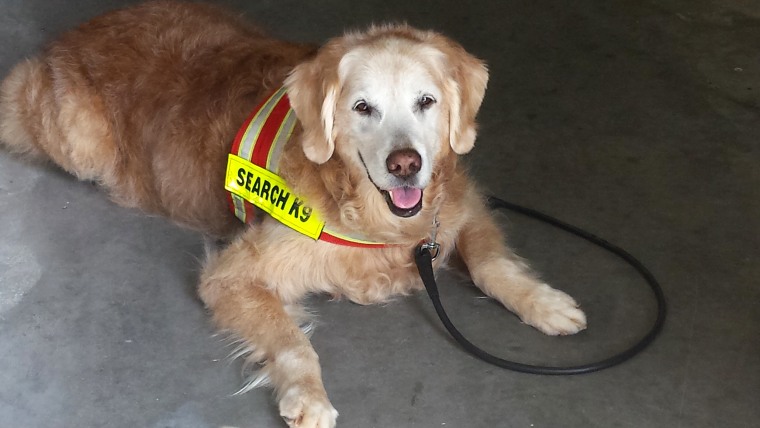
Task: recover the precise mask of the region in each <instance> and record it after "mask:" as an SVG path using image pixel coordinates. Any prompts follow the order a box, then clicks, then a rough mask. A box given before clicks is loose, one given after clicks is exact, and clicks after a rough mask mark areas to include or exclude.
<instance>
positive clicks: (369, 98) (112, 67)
mask: <svg viewBox="0 0 760 428" xmlns="http://www.w3.org/2000/svg"><path fill="white" fill-rule="evenodd" d="M487 81H488V72H487V70H486V67H485V65H484V63H483V62H481V61H480V60H478V59H476V58H475V57H473V56H471V55H470V54H468V53H467V52H465V50H464V49H463V48H462V47H461V46H460V45H458V44H457V43H455V42H453V41H451V40H449V39H447V38H446V37H444V36H442V35H440V34H437V33H435V32H430V31H420V30H416V29H414V28H411V27H409V26H406V25H385V26H375V27H371V28H369V29H368V30H367V31H365V32H357V33H348V34H346V35H344V36H342V37H338V38H335V39H333V40H330V41H329V42H327V43H326V44H325V45H324V46H322V47H320V48H317V47H313V46H310V45H302V44H294V43H287V42H283V41H279V40H274V39H272V38H269V37H267V36H266V35H264V34H263V33H261V32H260V31H258V30H256V29H255V28H252V27H251V26H249V25H247V24H246V23H244V22H242V20H241V19H239V18H237V17H235V16H233V15H231V14H228V13H226V12H224V11H221V10H219V9H217V8H215V7H212V6H207V5H201V4H191V3H178V2H171V1H158V2H151V3H146V4H142V5H139V6H136V7H132V8H128V9H125V10H120V11H116V12H112V13H108V14H106V15H104V16H101V17H99V18H96V19H94V20H92V21H91V22H89V23H86V24H84V25H82V26H80V27H78V28H76V29H74V30H72V31H70V32H68V33H66V34H64V35H63V36H62V37H61V38H60V39H59V40H58V41H56V42H54V43H52V44H50V46H49V47H48V48H47V49H46V50H45V52H44V53H43V54H42V55H40V56H38V57H36V58H33V59H29V60H27V61H25V62H23V63H21V64H19V65H18V66H17V67H16V68H15V69H13V70H12V71H11V73H10V75H9V76H8V77H7V78H6V79H5V81H4V82H3V84H2V100H1V102H0V139H1V140H2V142H3V144H4V145H5V146H6V147H7V148H8V149H9V150H10V151H12V152H16V153H19V154H22V155H26V156H27V157H31V158H37V159H45V160H52V162H54V163H56V164H57V165H59V166H60V167H62V168H64V169H65V170H67V171H69V172H71V173H72V174H74V175H75V176H77V177H78V178H79V179H82V180H92V181H95V182H97V183H99V184H100V185H101V186H102V187H103V188H104V189H105V190H106V191H107V192H108V193H109V194H110V196H111V198H113V200H114V201H115V202H116V203H118V204H120V205H123V206H127V207H137V208H139V209H141V210H143V211H146V212H148V213H153V214H160V215H165V216H167V217H169V218H171V219H172V220H174V221H176V222H177V223H179V224H181V225H184V226H186V227H190V228H192V229H195V230H198V231H200V232H202V233H203V234H204V235H205V236H207V237H211V238H214V239H224V240H227V241H228V242H229V245H227V246H226V247H225V248H223V249H220V250H219V251H218V252H214V254H212V255H211V256H210V257H209V260H208V262H207V263H206V266H205V268H204V270H203V273H202V275H201V280H200V286H199V293H200V296H201V298H202V300H203V302H204V303H205V304H206V306H207V307H208V309H209V310H210V311H211V313H212V314H213V319H214V321H215V322H216V324H217V325H218V327H219V328H220V329H221V330H222V331H225V332H228V333H230V334H232V335H233V336H234V337H235V338H237V339H239V341H240V343H241V347H240V348H239V352H238V354H240V355H241V356H244V357H245V359H246V361H247V362H250V363H252V364H259V365H261V370H260V371H259V373H258V376H257V377H255V378H254V379H253V380H251V381H250V382H249V383H248V384H247V385H246V386H245V387H244V388H243V390H247V389H250V388H252V387H255V386H259V385H262V384H264V383H271V384H272V385H273V386H274V388H275V391H276V393H277V400H278V405H279V410H280V414H281V415H282V417H283V418H284V420H285V421H286V422H287V424H288V425H289V426H292V427H304V428H306V427H322V428H325V427H333V426H334V425H335V421H336V418H337V415H338V413H337V412H336V411H335V409H334V408H333V407H332V405H331V404H330V401H329V400H328V398H327V393H326V392H325V389H324V386H323V385H322V378H321V376H322V375H321V371H320V366H319V361H318V357H317V355H316V353H315V352H314V350H313V348H312V347H311V345H310V343H309V339H308V337H307V335H306V334H305V333H304V331H302V330H301V329H300V328H299V325H301V324H302V323H303V322H304V321H305V318H304V312H303V310H302V309H301V307H300V306H299V301H300V300H301V299H302V298H303V297H304V295H306V294H307V293H330V294H333V295H341V296H345V297H347V298H348V299H351V300H352V301H354V302H358V303H361V304H368V303H375V302H382V301H385V300H387V299H388V298H389V297H391V296H393V295H399V294H406V293H409V292H412V291H416V290H419V289H420V288H421V281H420V279H419V278H418V274H417V271H416V269H415V266H414V263H413V261H412V253H413V249H414V248H415V246H417V244H418V243H420V242H421V241H422V240H425V239H429V238H430V237H431V235H432V234H434V233H436V234H437V242H438V243H440V245H441V247H440V248H441V249H440V254H439V256H438V258H437V259H436V260H435V267H440V266H441V265H443V264H444V263H445V262H446V260H447V259H449V257H450V256H451V255H452V254H453V253H454V252H455V251H456V252H457V253H458V255H459V256H461V259H462V260H463V261H464V262H465V264H466V266H467V268H468V270H469V272H470V274H471V276H472V279H473V281H474V282H475V284H477V286H478V287H480V288H481V289H482V290H483V292H485V293H486V294H487V295H488V296H491V297H493V298H495V299H497V300H498V301H499V302H501V303H502V304H503V305H504V306H505V307H507V308H508V309H509V310H511V311H513V312H514V313H516V314H517V315H518V316H519V317H520V318H521V319H522V320H523V321H524V322H525V323H527V324H530V325H532V326H534V327H536V328H538V329H539V330H541V331H543V332H544V333H547V334H572V333H576V332H578V331H579V330H581V329H583V328H585V325H586V321H585V316H584V314H583V312H582V311H581V310H580V309H578V305H577V304H576V303H575V301H574V300H573V299H572V298H571V297H569V296H568V295H566V294H565V293H563V292H561V291H558V290H555V289H553V288H551V287H549V286H548V285H546V284H544V283H542V282H540V281H539V280H537V279H536V278H535V277H534V276H533V275H532V274H531V273H530V272H529V270H528V269H527V268H526V266H525V265H524V264H523V263H522V262H521V261H520V260H519V259H518V258H517V257H516V256H515V255H513V253H512V252H510V250H509V249H508V248H506V247H505V245H504V243H503V236H502V234H501V232H500V231H499V229H498V227H497V225H496V224H495V222H494V220H493V219H492V218H491V216H490V215H489V212H488V211H487V209H486V207H485V206H484V203H483V200H482V197H481V196H480V194H479V193H478V192H477V190H476V188H475V186H474V185H473V184H472V183H471V182H470V181H469V180H468V178H467V175H466V173H465V171H464V170H463V168H462V167H461V165H460V164H459V163H458V160H457V158H458V155H461V154H464V153H467V152H469V151H470V150H471V149H472V148H473V145H474V143H475V136H476V124H475V116H476V113H477V112H478V109H479V107H480V104H481V101H482V99H483V96H484V92H485V89H486V83H487ZM283 85H284V87H285V88H286V90H287V94H288V96H289V98H290V102H291V104H292V108H293V110H294V111H295V114H296V116H297V118H298V122H299V123H298V125H297V126H296V129H295V131H294V133H293V135H292V136H291V138H290V139H289V140H288V143H287V145H286V146H285V148H284V149H283V153H282V157H281V161H280V163H279V174H280V175H281V176H282V177H283V178H284V179H285V180H286V181H287V182H288V183H289V185H290V186H291V187H292V189H293V191H294V192H297V194H299V195H303V197H304V198H305V200H307V201H308V203H309V204H310V206H311V207H313V209H314V210H316V212H318V213H319V214H320V216H321V218H322V219H324V221H325V222H326V223H327V224H328V225H330V227H331V228H333V229H334V230H338V231H340V232H342V233H346V234H360V235H362V236H364V237H366V238H367V239H370V240H372V241H378V242H383V243H387V244H388V245H387V246H385V247H383V248H357V247H350V246H342V245H336V244H333V243H329V242H324V241H321V240H316V241H315V240H313V239H311V238H309V237H306V236H304V235H302V234H300V233H298V232H295V231H294V230H292V229H290V228H288V227H286V226H284V225H283V224H281V223H279V222H278V221H276V220H275V219H273V218H272V217H270V216H266V215H258V216H257V218H256V220H255V221H254V222H252V223H250V224H248V225H243V224H241V222H239V221H238V220H237V219H236V218H235V217H234V216H233V215H232V213H231V211H230V210H229V208H228V202H227V197H228V195H227V193H226V191H225V189H224V185H223V181H224V177H225V164H226V158H227V154H228V153H229V151H230V146H231V144H232V140H233V138H234V137H235V135H236V132H237V130H238V128H239V127H240V125H241V123H243V121H244V120H245V119H246V117H247V116H248V115H249V114H250V111H251V109H252V108H253V107H254V106H255V105H256V104H257V103H259V102H260V100H261V99H262V97H264V96H265V95H266V94H267V93H269V92H270V91H272V90H275V89H277V88H279V87H282V86H283ZM435 223H438V224H440V226H439V227H435V226H434V224H435ZM436 229H437V230H436Z"/></svg>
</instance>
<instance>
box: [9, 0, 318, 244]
mask: <svg viewBox="0 0 760 428" xmlns="http://www.w3.org/2000/svg"><path fill="white" fill-rule="evenodd" d="M312 51H313V48H312V47H310V46H301V45H294V44H289V43H284V42H280V41H276V40H273V39H270V38H267V37H265V36H264V35H262V34H261V33H260V32H259V31H257V30H256V29H254V28H251V27H250V26H248V25H247V24H245V23H243V22H242V21H241V20H239V19H237V18H236V17H232V16H230V15H229V14H228V13H226V12H223V11H221V10H218V9H216V8H214V7H211V6H207V5H199V4H189V3H178V2H171V1H161V2H153V3H147V4H144V5H140V6H137V7H134V8H131V9H126V10H121V11H118V12H114V13H110V14H107V15H104V16H102V17H100V18H97V19H95V20H93V21H91V22H89V23H87V24H85V25H83V26H81V27H79V28H77V29H75V30H73V31H70V32H69V33H67V34H65V35H64V36H63V37H62V38H60V39H59V40H58V41H56V42H55V43H54V44H52V45H51V46H50V47H49V48H48V49H47V50H46V51H45V53H44V54H43V55H42V56H40V57H37V58H33V59H30V60H27V61H25V62H23V63H21V64H19V65H18V66H16V68H15V69H13V70H12V71H11V73H10V74H9V76H8V77H7V78H6V79H5V81H4V82H3V84H2V88H1V89H0V94H1V98H0V141H2V143H4V145H5V146H7V147H8V148H9V149H10V150H11V151H13V152H16V153H20V154H22V155H26V156H29V157H33V158H38V159H49V160H52V161H53V162H54V163H56V164H58V165H59V166H61V167H62V168H64V169H65V170H67V171H68V172H70V173H72V174H74V175H75V176H77V177H78V178H80V179H82V180H92V181H96V182H98V183H100V184H101V185H102V186H103V187H105V188H106V189H107V190H108V191H109V193H110V195H111V197H112V198H113V199H114V200H115V201H116V202H117V203H119V204H121V205H124V206H129V207H137V208H140V209H142V210H144V211H147V212H150V213H155V214H161V215H166V216H169V217H170V218H172V219H173V220H174V221H176V222H178V223H180V224H184V225H186V226H188V227H191V228H193V229H196V230H200V231H203V232H205V233H207V234H209V235H212V236H216V237H224V236H228V235H229V234H230V233H232V232H234V231H235V230H236V229H237V228H238V227H239V224H238V223H237V221H236V220H235V219H234V217H232V216H231V215H230V214H229V212H228V211H227V206H226V202H225V197H226V195H225V193H224V189H223V187H222V183H223V177H224V165H225V156H226V153H227V151H228V149H229V146H230V144H231V142H232V139H233V137H234V135H235V133H236V131H237V128H238V127H239V126H240V124H241V123H242V122H243V120H244V119H245V117H246V115H247V114H248V113H249V112H250V110H251V108H252V107H253V105H255V103H256V102H257V99H258V98H259V97H260V96H261V95H262V94H263V93H265V92H266V91H268V90H271V89H273V88H276V87H277V86H279V85H281V84H282V81H283V80H284V77H285V75H286V74H287V73H288V71H289V70H290V69H291V68H292V67H293V66H294V65H295V64H297V63H298V62H299V61H300V60H302V59H303V58H304V57H306V56H308V55H309V54H310V53H311V52H312Z"/></svg>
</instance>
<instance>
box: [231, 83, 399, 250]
mask: <svg viewBox="0 0 760 428" xmlns="http://www.w3.org/2000/svg"><path fill="white" fill-rule="evenodd" d="M297 121H298V119H297V118H296V115H295V112H294V111H293V109H292V108H291V107H290V101H289V100H288V96H287V93H286V91H285V88H284V87H283V88H280V89H278V90H277V91H275V92H274V93H273V94H272V95H270V96H269V97H268V98H266V99H265V100H264V101H263V102H262V103H261V104H259V105H258V106H257V107H256V108H255V109H254V110H253V112H252V113H251V115H250V116H249V117H248V119H246V121H245V122H244V123H243V126H242V127H241V128H240V130H239V131H238V133H237V136H236V137H235V141H234V143H233V145H232V151H231V153H230V154H229V156H228V159H227V173H226V177H225V181H224V188H225V189H227V191H229V192H230V208H231V210H232V212H234V213H235V216H236V217H237V218H238V219H240V221H242V222H244V223H246V222H251V221H252V220H253V218H254V215H255V209H254V208H253V207H254V206H256V207H258V208H260V209H262V210H264V211H265V212H267V213H268V214H269V215H271V216H272V217H273V218H275V219H277V220H278V221H280V222H281V223H283V224H284V225H286V226H288V227H290V228H292V229H294V230H296V231H298V232H300V233H302V234H304V235H306V236H308V237H310V238H312V239H315V240H316V239H319V240H322V241H326V242H331V243H334V244H339V245H347V246H351V247H364V248H382V247H386V246H387V244H383V243H378V242H371V241H367V240H364V239H360V238H355V237H351V236H347V235H344V234H341V233H338V232H336V231H333V230H329V229H328V228H326V227H325V223H324V221H322V220H321V219H320V217H319V214H318V213H317V212H315V211H314V210H313V209H312V208H311V207H310V206H308V205H307V204H306V201H305V200H304V199H303V198H301V197H299V196H297V195H296V194H294V193H293V191H292V190H291V189H290V187H289V186H288V184H287V183H286V182H285V180H283V179H282V177H280V176H279V175H277V173H278V172H279V160H280V155H281V154H282V150H283V147H285V144H286V143H287V141H288V140H289V138H290V135H291V134H292V133H293V129H294V128H295V126H296V122H297Z"/></svg>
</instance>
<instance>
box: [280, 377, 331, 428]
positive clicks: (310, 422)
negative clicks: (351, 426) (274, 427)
mask: <svg viewBox="0 0 760 428" xmlns="http://www.w3.org/2000/svg"><path fill="white" fill-rule="evenodd" d="M311 389H314V388H309V387H307V386H303V385H297V386H293V387H290V388H289V389H288V390H286V391H285V393H284V394H283V395H282V398H281V399H280V416H282V419H284V420H285V422H286V423H287V424H288V426H289V427H290V428H296V427H298V428H333V427H335V420H336V419H337V418H338V411H337V410H335V409H334V408H333V406H332V404H330V401H329V400H328V399H327V395H326V394H325V392H324V390H322V391H312V390H311Z"/></svg>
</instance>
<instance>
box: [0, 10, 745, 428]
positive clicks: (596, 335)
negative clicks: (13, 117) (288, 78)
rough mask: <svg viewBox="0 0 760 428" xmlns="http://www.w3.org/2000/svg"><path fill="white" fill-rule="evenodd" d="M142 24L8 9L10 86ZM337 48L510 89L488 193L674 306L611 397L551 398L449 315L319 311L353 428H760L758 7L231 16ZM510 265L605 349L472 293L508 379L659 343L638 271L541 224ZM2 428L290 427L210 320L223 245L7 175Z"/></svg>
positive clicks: (459, 308) (3, 190)
mask: <svg viewBox="0 0 760 428" xmlns="http://www.w3.org/2000/svg"><path fill="white" fill-rule="evenodd" d="M127 3H129V2H126V1H101V0H77V1H63V0H45V1H41V0H0V10H2V13H0V41H1V42H0V72H2V74H4V73H5V72H7V71H8V70H9V69H10V67H11V66H12V65H13V64H14V63H15V62H17V61H18V60H20V59H21V58H23V57H24V56H27V55H31V54H33V53H34V52H35V50H36V49H38V48H39V47H40V46H41V45H42V44H43V43H44V42H45V41H47V40H49V39H51V38H53V37H55V36H56V35H57V34H59V33H60V32H62V31H64V30H66V29H68V28H70V27H72V26H74V25H76V24H77V23H79V22H82V21H83V20H86V19H87V18H90V17H92V16H94V15H96V14H98V13H100V12H103V11H106V10H109V9H112V8H116V7H118V6H121V5H123V4H127ZM226 3H229V4H231V5H232V6H234V7H237V8H239V9H240V10H243V11H245V12H246V14H247V15H249V16H250V18H251V19H253V20H256V21H258V22H260V23H263V24H264V26H265V27H268V28H269V29H270V30H271V31H272V32H273V33H275V34H277V35H280V36H282V37H286V38H291V39H295V40H311V41H321V40H325V39H326V38H328V37H330V36H333V35H337V34H340V33H341V32H342V31H343V30H344V29H345V28H352V27H362V26H364V25H365V24H367V23H370V22H378V21H384V20H406V21H408V22H410V23H412V24H415V25H417V26H421V27H428V28H435V29H438V30H441V31H443V32H444V33H446V34H448V35H450V36H452V37H453V38H455V39H457V40H459V41H461V42H462V43H463V44H464V45H465V46H466V47H467V48H468V49H469V50H470V51H472V52H473V53H475V54H476V55H478V56H480V57H481V58H483V59H485V60H486V61H487V62H488V63H489V64H490V69H491V83H490V88H489V91H488V93H487V97H486V101H485V103H484V106H483V110H482V112H481V114H480V121H481V124H482V127H481V133H480V138H479V143H478V145H477V146H476V149H475V152H474V153H473V154H472V155H470V156H469V162H470V164H471V165H472V172H473V174H474V175H475V176H476V177H477V178H478V179H479V180H480V181H481V182H482V183H483V184H484V185H485V187H486V188H487V189H488V190H489V191H490V192H492V193H494V194H497V195H500V196H502V197H504V198H507V199H509V200H511V201H514V202H519V203H523V204H526V205H528V206H531V207H534V208H539V209H541V210H544V211H546V212H548V213H551V214H554V215H556V216H559V217H561V218H563V219H565V220H567V221H569V222H571V223H574V224H576V225H579V226H582V227H584V228H587V229H589V230H591V231H594V232H596V233H598V234H600V235H602V236H604V237H606V238H607V239H609V240H611V241H613V242H615V243H618V244H620V245H621V246H623V247H625V248H627V249H629V250H630V251H631V252H632V253H634V254H636V255H637V256H639V257H640V258H641V259H642V261H644V262H645V263H646V264H648V265H649V266H650V268H651V270H652V271H653V272H654V273H655V274H656V275H657V276H658V277H659V278H660V279H661V281H662V284H663V286H664V289H665V292H666V294H667V297H668V299H669V303H670V317H669V319H668V322H667V324H666V326H665V329H664V331H663V334H662V336H661V337H660V338H659V339H658V340H657V341H656V342H655V343H654V344H653V346H651V347H650V348H649V349H647V350H646V351H645V352H644V353H643V354H641V355H639V356H638V357H636V358H635V359H634V360H632V361H630V362H628V363H626V364H624V365H622V366H619V367H616V368H612V369H609V370H607V371H604V372H600V373H596V374H590V375H583V376H576V377H540V376H532V375H524V374H517V373H512V372H507V371H503V370H500V369H495V368H492V367H489V366H487V365H485V364H483V363H481V362H479V361H477V360H475V359H474V358H472V357H470V356H468V355H466V354H465V353H463V352H462V351H460V350H459V349H458V348H457V347H456V346H455V345H454V344H453V343H452V342H451V340H449V338H448V337H447V335H446V334H445V333H444V332H443V330H442V328H441V327H439V324H438V322H437V320H436V319H435V316H434V313H433V311H432V310H431V308H430V304H429V303H428V302H427V300H426V298H425V296H423V295H417V296H413V297H411V298H406V299H399V300H398V301H395V302H393V303H391V304H388V305H384V306H374V307H359V306H356V305H353V304H350V303H347V302H331V301H329V300H327V299H326V298H322V297H315V298H313V299H312V301H311V306H312V307H313V308H314V309H315V310H316V311H317V312H318V313H319V314H320V316H319V326H318V329H317V331H316V333H315V335H314V337H313V343H314V346H315V347H316V349H317V351H318V353H319V354H320V355H321V358H322V363H323V367H324V378H325V383H326V387H327V390H328V393H329V394H330V397H331V400H332V403H333V404H334V405H335V407H336V408H337V409H338V410H339V411H340V412H341V416H340V418H339V424H340V425H341V426H345V427H378V428H380V427H446V428H450V427H525V428H527V427H683V428H691V427H756V426H758V424H760V422H758V420H760V406H758V405H757V403H758V396H760V357H759V356H758V355H759V354H760V340H759V339H758V327H760V306H759V305H758V302H759V301H760V299H759V297H760V295H759V293H760V291H759V290H760V287H758V284H757V282H758V278H760V267H759V266H760V252H759V251H758V250H760V248H759V247H760V244H759V238H760V190H759V189H760V172H759V171H760V168H758V167H759V166H760V149H758V143H759V141H758V138H759V137H760V114H759V113H758V112H759V110H760V109H759V107H760V105H759V104H758V99H759V98H760V55H759V53H758V52H759V51H758V48H760V45H759V44H758V40H760V5H758V3H757V2H756V1H755V0H730V1H729V0H724V1H720V0H662V1H650V0H644V1H642V0H635V1H634V0H631V1H621V0H612V1H594V0H579V1H575V2H557V1H551V0H538V1H526V0H503V1H498V2H497V1H477V2H475V1H474V2H462V1H416V2H413V1H409V0H405V1H398V0H386V1H383V2H339V1H320V2H299V1H292V0H291V1H257V2H247V1H236V2H233V1H229V2H226ZM503 222H504V225H505V227H506V228H507V230H508V231H509V233H510V241H511V242H512V244H513V245H514V246H515V247H517V248H518V249H519V251H520V252H521V254H523V255H524V256H526V257H528V258H529V259H530V260H531V261H532V263H533V265H534V266H535V267H536V268H537V269H538V270H539V271H541V272H543V275H544V277H545V278H546V279H547V280H549V281H550V282H551V283H553V284H554V285H556V286H557V287H560V288H562V289H565V290H567V291H569V292H570V293H571V294H573V295H574V296H575V297H576V298H577V299H578V300H579V301H580V302H581V303H582V305H583V307H584V308H585V310H586V311H587V313H588V316H589V323H590V326H589V329H588V330H587V331H585V332H583V333H581V334H579V335H577V336H574V337H565V338H549V337H544V336H542V335H541V334H539V333H538V332H536V331H534V330H532V329H530V328H528V327H526V326H523V325H520V323H519V321H518V320H517V319H516V318H515V317H514V316H512V315H510V314H508V313H507V312H506V311H503V310H501V309H500V308H498V307H497V306H496V305H495V304H494V303H493V302H491V301H489V300H485V299H482V298H480V296H479V294H478V293H477V292H476V291H475V290H474V289H473V288H472V287H466V286H462V285H466V284H467V282H466V281H463V280H461V279H458V278H455V277H454V276H453V275H443V276H442V278H441V282H442V288H443V293H444V295H445V302H446V304H447V305H448V307H449V308H450V311H451V316H452V318H453V319H454V320H455V322H457V323H458V324H460V325H461V326H462V329H463V330H464V332H465V334H467V335H469V336H471V337H472V339H473V340H474V341H476V342H478V343H481V344H482V345H483V346H484V347H486V348H488V349H490V350H492V351H495V352H497V353H499V354H501V355H503V356H505V357H509V358H514V359H518V360H521V361H524V362H532V363H552V364H567V363H578V362H583V361H587V360H592V359H596V358H599V357H602V356H604V355H606V354H608V353H610V352H614V351H617V350H620V349H622V348H623V347H625V346H627V345H628V344H630V343H632V342H633V341H634V340H635V339H636V338H637V337H639V336H640V335H641V334H642V333H643V332H644V331H645V330H646V328H647V327H648V324H649V322H650V321H649V320H650V317H651V316H652V315H653V311H654V307H653V305H654V302H653V300H652V297H651V295H650V294H649V293H648V292H647V290H646V288H645V285H644V284H643V283H642V282H641V281H640V280H639V279H638V278H637V277H636V275H635V273H633V272H632V271H631V269H630V268H628V267H626V266H625V265H623V264H622V263H621V262H619V261H617V260H616V259H614V258H613V257H611V256H609V255H607V254H605V253H603V252H602V251H600V250H597V249H595V248H593V247H591V246H589V245H587V244H584V243H583V242H581V241H579V240H577V239H575V238H572V237H568V236H566V235H564V234H563V233H561V232H559V231H555V230H552V229H551V228H549V227H547V226H544V225H541V224H539V223H536V222H533V221H530V220H526V219H523V218H520V217H519V216H517V215H510V216H509V217H508V218H507V217H504V218H503ZM0 225H1V226H0V426H2V427H183V428H184V427H221V426H234V427H280V426H283V424H282V423H281V421H280V420H279V417H278V416H277V410H276V406H275V405H274V402H273V400H272V397H271V393H270V392H269V391H268V390H256V391H254V392H251V393H249V394H246V395H244V396H242V397H232V396H231V394H232V393H234V392H235V391H236V389H237V388H238V387H239V386H240V383H241V378H240V376H239V370H240V367H239V364H238V363H228V362H226V361H225V359H224V358H225V356H226V354H227V352H228V349H225V348H224V347H223V343H222V342H221V341H220V340H219V339H217V338H214V337H213V336H212V334H213V329H212V326H211V325H210V323H209V321H208V318H207V316H206V314H205V312H204V309H203V307H202V305H201V304H200V303H199V301H198V299H197V298H196V297H195V292H194V286H195V283H196V278H197V275H198V265H199V263H198V259H199V258H200V257H201V254H202V245H201V242H200V238H199V237H198V236H196V235H194V234H192V233H189V232H186V231H183V230H180V229H178V228H177V227H174V226H173V225H171V224H169V223H168V222H166V221H164V220H162V219H159V218H148V217H145V216H143V215H141V214H139V213H137V212H133V211H128V210H125V209H121V208H118V207H115V206H114V205H112V204H111V203H110V202H108V201H107V199H106V198H105V196H104V195H103V194H102V193H100V192H98V191H97V189H95V188H94V187H93V186H91V185H89V184H85V183H80V182H76V181H75V180H74V179H72V178H71V177H69V176H67V175H65V174H63V173H61V172H59V171H57V170H55V169H53V168H51V167H44V166H29V165H25V164H23V163H20V162H18V161H17V160H15V159H12V158H10V157H9V156H7V155H6V154H4V153H0Z"/></svg>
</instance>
